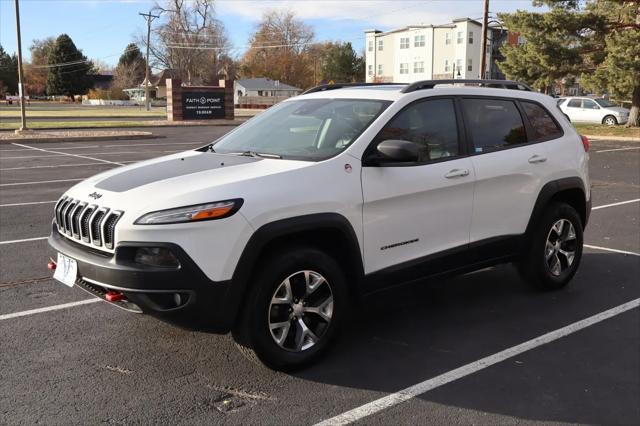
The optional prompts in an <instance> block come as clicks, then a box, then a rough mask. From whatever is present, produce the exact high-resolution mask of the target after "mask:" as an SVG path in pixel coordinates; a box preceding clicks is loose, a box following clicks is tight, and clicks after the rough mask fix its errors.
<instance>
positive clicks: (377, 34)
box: [365, 18, 500, 83]
mask: <svg viewBox="0 0 640 426" xmlns="http://www.w3.org/2000/svg"><path fill="white" fill-rule="evenodd" d="M495 31H496V29H495V28H493V29H489V30H488V32H489V34H490V35H489V40H491V38H492V37H491V34H494V33H495ZM498 31H500V30H498ZM481 48H482V24H481V23H480V22H478V21H475V20H473V19H469V18H461V19H454V20H453V22H451V23H450V24H445V25H414V26H409V27H406V28H401V29H397V30H392V31H387V32H382V31H379V30H367V31H365V50H366V52H365V53H366V81H367V82H398V83H409V82H412V81H417V80H430V79H445V78H479V77H480V59H481V55H480V51H481ZM494 51H495V50H494V49H492V48H491V45H490V42H488V45H487V52H488V53H487V67H486V69H487V70H490V69H491V66H490V64H492V52H494ZM488 77H490V75H488Z"/></svg>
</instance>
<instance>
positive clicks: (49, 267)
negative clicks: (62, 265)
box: [47, 258, 58, 271]
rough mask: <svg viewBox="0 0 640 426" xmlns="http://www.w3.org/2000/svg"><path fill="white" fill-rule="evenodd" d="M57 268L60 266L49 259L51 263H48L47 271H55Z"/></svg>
mask: <svg viewBox="0 0 640 426" xmlns="http://www.w3.org/2000/svg"><path fill="white" fill-rule="evenodd" d="M57 266H58V264H57V263H56V262H54V260H53V259H51V258H49V263H47V269H49V270H50V271H55V270H56V267H57Z"/></svg>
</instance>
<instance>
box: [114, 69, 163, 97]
mask: <svg viewBox="0 0 640 426" xmlns="http://www.w3.org/2000/svg"><path fill="white" fill-rule="evenodd" d="M175 77H176V72H175V71H174V70H170V69H166V70H162V72H160V74H158V75H156V76H151V78H150V79H149V99H166V98H167V81H166V80H167V79H168V78H175ZM146 81H147V80H146V79H144V80H143V81H142V83H140V85H139V86H137V87H133V88H130V89H124V90H123V91H124V92H125V93H126V94H127V95H128V96H129V99H131V100H133V101H139V102H144V89H145V83H146Z"/></svg>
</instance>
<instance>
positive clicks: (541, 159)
mask: <svg viewBox="0 0 640 426" xmlns="http://www.w3.org/2000/svg"><path fill="white" fill-rule="evenodd" d="M545 161H547V157H543V156H541V155H538V154H536V155H534V156H532V157H529V162H530V163H531V164H535V163H544V162H545Z"/></svg>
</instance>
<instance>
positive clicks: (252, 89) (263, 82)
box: [233, 77, 302, 106]
mask: <svg viewBox="0 0 640 426" xmlns="http://www.w3.org/2000/svg"><path fill="white" fill-rule="evenodd" d="M300 93H302V89H299V88H297V87H293V86H290V85H288V84H285V83H282V82H280V81H278V80H271V79H268V78H265V77H259V78H244V79H240V80H236V81H235V83H234V95H233V101H234V103H235V104H236V105H239V106H243V105H244V106H250V105H273V104H275V103H277V102H279V101H281V100H284V99H286V98H290V97H292V96H297V95H299V94H300Z"/></svg>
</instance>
